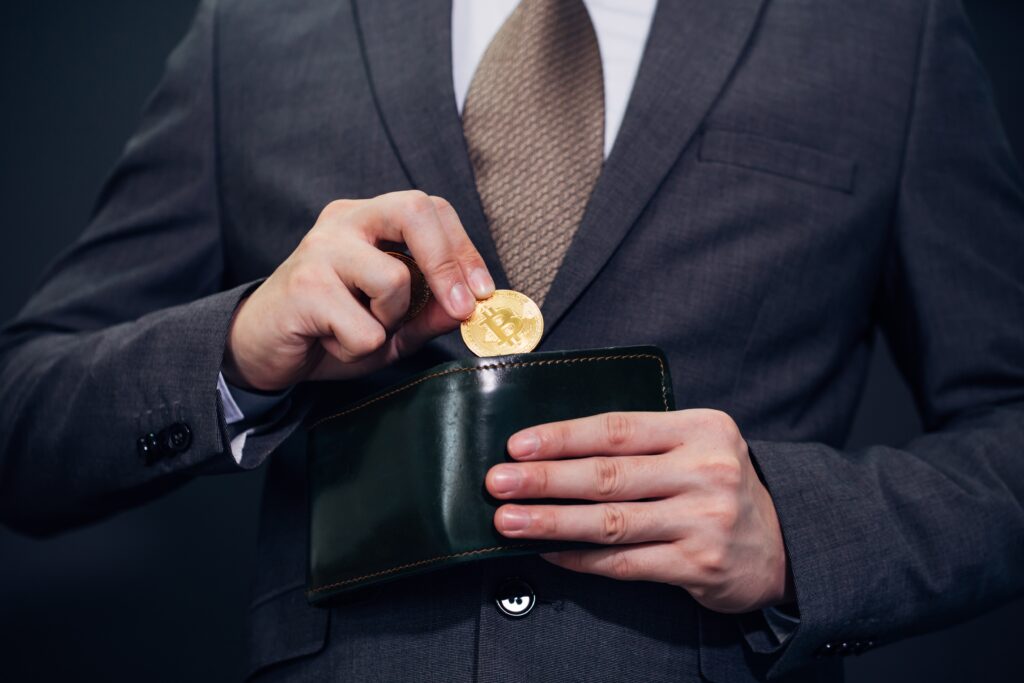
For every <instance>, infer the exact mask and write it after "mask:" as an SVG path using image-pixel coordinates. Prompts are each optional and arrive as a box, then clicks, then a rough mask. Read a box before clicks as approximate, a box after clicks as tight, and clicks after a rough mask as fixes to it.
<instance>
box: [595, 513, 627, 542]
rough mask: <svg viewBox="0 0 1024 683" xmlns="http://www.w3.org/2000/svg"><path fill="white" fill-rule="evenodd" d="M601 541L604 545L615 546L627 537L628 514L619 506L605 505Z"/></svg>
mask: <svg viewBox="0 0 1024 683" xmlns="http://www.w3.org/2000/svg"><path fill="white" fill-rule="evenodd" d="M602 517H603V521H602V530H601V539H602V542H603V543H607V544H610V545H615V544H617V543H622V542H623V541H624V540H625V539H626V537H627V525H628V522H627V521H626V513H625V512H624V511H623V510H622V507H621V506H619V505H605V506H604V510H603V511H602Z"/></svg>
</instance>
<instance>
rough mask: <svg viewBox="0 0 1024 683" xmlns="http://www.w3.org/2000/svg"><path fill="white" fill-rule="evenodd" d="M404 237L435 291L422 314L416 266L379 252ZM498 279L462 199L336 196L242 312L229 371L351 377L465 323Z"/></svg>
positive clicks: (264, 382)
mask: <svg viewBox="0 0 1024 683" xmlns="http://www.w3.org/2000/svg"><path fill="white" fill-rule="evenodd" d="M382 242H392V243H403V244H405V245H407V246H408V248H409V252H410V254H411V255H412V257H413V258H414V259H415V260H416V262H417V265H419V267H420V269H421V270H422V271H423V274H424V276H425V277H426V279H427V284H429V285H430V289H431V291H432V292H433V294H434V296H433V298H432V299H431V300H430V302H429V303H428V304H427V306H426V307H425V308H424V309H423V311H421V312H420V313H419V314H418V315H417V316H416V317H414V318H413V319H412V320H409V321H407V322H405V323H403V322H402V318H403V316H404V315H405V313H406V311H407V310H408V308H409V298H410V280H411V277H410V273H409V270H408V268H407V267H406V265H405V264H404V263H402V262H401V261H399V260H398V259H396V258H394V257H392V256H389V255H387V254H385V253H384V252H383V251H381V250H380V249H379V245H380V244H381V243H382ZM493 292H494V281H493V279H492V278H491V275H490V273H489V272H488V271H487V266H486V265H484V261H483V259H482V258H481V257H480V254H479V253H478V252H477V250H476V248H475V247H474V246H473V243H472V242H471V241H470V239H469V237H468V236H467V235H466V231H465V229H464V228H463V227H462V223H461V222H460V221H459V218H458V216H457V215H456V213H455V210H454V209H453V208H452V206H451V205H450V204H449V203H448V202H446V201H445V200H443V199H441V198H440V197H428V196H427V195H426V194H424V193H422V192H418V191H407V192H394V193H391V194H386V195H381V196H379V197H375V198H374V199H366V200H338V201H335V202H331V203H330V204H328V205H327V208H325V209H324V210H323V212H322V213H321V214H320V217H319V218H318V219H317V222H316V225H314V226H313V228H312V230H310V231H309V233H307V234H306V236H305V237H304V238H303V239H302V242H300V243H299V246H298V247H296V249H295V251H294V252H292V254H291V255H290V256H289V257H288V258H287V259H286V260H285V261H284V263H282V264H281V265H280V266H278V268H277V270H275V271H274V272H273V273H272V274H271V275H270V277H269V278H267V280H266V281H265V282H263V284H261V285H260V286H259V287H258V288H257V289H256V290H255V291H253V293H252V294H251V295H250V296H249V297H247V298H246V299H245V300H244V301H243V302H242V303H241V304H240V305H239V307H238V309H237V310H236V312H235V316H234V319H233V320H232V323H231V330H230V332H229V335H228V343H227V349H226V351H225V356H224V368H223V371H224V376H225V378H226V379H227V380H228V381H229V382H231V383H232V384H234V385H235V386H239V387H242V388H249V389H256V390H260V391H279V390H281V389H284V388H287V387H289V386H291V385H293V384H296V383H298V382H301V381H304V380H319V379H348V378H352V377H358V376H360V375H364V374H366V373H369V372H372V371H374V370H376V369H377V368H380V367H382V366H384V365H387V364H388V363H391V362H393V361H395V360H397V359H398V358H401V357H403V356H406V355H408V354H410V353H412V352H413V351H415V350H416V349H417V348H419V347H420V346H421V345H422V344H423V343H424V342H426V341H427V340H429V339H431V338H432V337H435V336H437V335H439V334H443V333H445V332H449V331H451V330H453V329H455V328H456V327H457V326H458V325H459V323H460V322H461V321H462V320H465V319H466V318H468V317H469V316H470V315H472V313H473V310H474V308H475V305H476V299H484V298H486V297H488V296H490V295H491V294H492V293H493Z"/></svg>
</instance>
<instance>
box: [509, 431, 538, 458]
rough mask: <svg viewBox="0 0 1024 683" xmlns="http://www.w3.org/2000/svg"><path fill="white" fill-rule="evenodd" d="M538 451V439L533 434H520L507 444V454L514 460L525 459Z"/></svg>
mask: <svg viewBox="0 0 1024 683" xmlns="http://www.w3.org/2000/svg"><path fill="white" fill-rule="evenodd" d="M539 450H540V438H539V437H538V436H537V435H536V434H534V433H533V432H520V433H519V434H516V435H515V436H513V437H512V438H511V439H510V440H509V443H508V454H509V455H511V456H512V457H514V458H525V457H526V456H529V455H533V454H534V453H536V452H537V451H539Z"/></svg>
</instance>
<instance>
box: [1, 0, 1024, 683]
mask: <svg viewBox="0 0 1024 683" xmlns="http://www.w3.org/2000/svg"><path fill="white" fill-rule="evenodd" d="M966 5H967V8H968V10H969V12H970V14H971V18H972V19H973V20H974V23H975V28H976V32H977V35H978V41H977V42H978V48H979V52H980V54H981V57H982V59H983V60H984V61H985V63H986V64H987V65H988V68H989V70H990V72H991V74H992V77H993V81H994V84H995V89H996V95H997V97H998V100H999V105H1000V108H1001V111H1002V114H1003V120H1004V123H1005V125H1006V128H1007V132H1008V134H1009V136H1010V139H1011V141H1012V142H1013V143H1014V145H1015V148H1016V150H1017V156H1018V158H1024V45H1022V43H1021V41H1020V36H1022V35H1024V2H1021V1H1020V0H1006V1H1003V2H1000V1H999V0H968V1H967V2H966ZM194 7H195V0H145V1H144V2H139V0H134V1H132V0H92V1H91V2H67V0H62V1H59V2H58V1H57V0H35V1H34V2H31V3H25V2H21V3H18V2H10V1H8V2H3V3H0V93H2V95H0V97H2V99H0V216H2V218H0V220H2V221H3V222H2V230H0V320H6V319H8V318H10V317H11V316H12V315H13V314H14V313H15V312H16V311H17V309H18V308H19V307H20V306H21V304H22V303H23V302H24V300H25V299H26V298H27V297H28V296H29V294H30V292H31V291H32V289H33V286H34V283H35V281H36V279H37V278H38V276H39V273H40V272H41V270H42V268H43V266H44V265H45V264H46V263H47V262H48V261H49V260H50V259H51V258H52V257H53V256H54V255H55V254H56V252H57V251H58V250H59V249H60V248H62V247H63V246H64V245H66V244H67V243H68V242H70V241H71V240H72V239H73V238H74V237H75V235H76V234H77V233H78V232H79V231H80V230H81V229H82V227H83V226H84V224H85V222H86V220H87V218H88V215H89V211H90V209H91V207H92V202H93V199H94V197H95V195H96V193H97V191H98V189H99V186H100V183H101V182H102V180H103V178H104V177H105V175H106V174H107V172H108V171H109V170H110V168H111V166H112V164H113V163H114V161H115V159H116V158H117V156H118V154H119V152H120V149H121V147H122V145H123V144H124V142H125V140H126V139H127V137H128V136H129V135H130V134H131V132H132V131H133V129H134V127H135V124H136V121H137V117H138V113H139V109H140V107H141V105H142V103H143V102H144V100H145V98H146V95H147V94H148V93H149V91H150V90H151V89H152V87H153V86H154V85H155V83H156V82H157V79H158V78H159V76H160V73H161V70H162V66H163V61H164V58H165V57H166V55H167V53H168V52H169V50H170V49H171V48H172V46H173V45H174V44H175V43H176V42H177V40H178V39H179V38H180V37H181V35H182V34H183V33H184V31H185V29H186V28H187V26H188V23H189V19H190V17H191V14H192V11H193V10H194ZM1022 227H1024V226H1022ZM919 428H920V426H919V422H918V419H917V416H916V415H915V413H914V409H913V406H912V404H911V401H910V398H909V394H908V392H907V390H906V387H905V386H904V385H903V383H902V381H901V380H900V378H899V376H898V374H897V372H896V371H895V369H894V368H893V366H892V362H891V360H890V358H889V355H888V353H887V352H886V350H885V348H884V345H881V344H880V345H879V353H877V354H876V358H875V361H874V365H873V368H872V374H871V377H870V380H869V383H868V386H867V390H866V393H865V396H864V399H863V401H862V405H861V408H860V412H859V414H858V417H857V420H856V424H855V428H854V430H853V434H852V437H851V440H850V444H851V445H853V446H856V445H864V444H867V443H890V444H898V443H901V442H902V441H904V440H905V439H906V438H908V437H910V436H912V435H913V434H915V433H916V432H917V431H918V430H919ZM262 477H263V472H262V471H256V472H250V473H244V474H236V475H232V476H220V477H207V478H203V479H199V480H197V481H195V482H193V483H191V484H189V485H187V486H185V487H184V488H183V489H181V490H179V491H177V492H175V493H174V494H172V495H170V496H168V497H166V498H164V499H162V500H159V501H157V502H155V503H153V504H150V505H148V506H146V507H143V508H140V509H137V510H134V511H131V512H128V513H125V514H122V515H119V516H118V517H116V518H114V519H111V520H110V521H107V522H104V523H102V524H99V525H95V526H92V527H89V528H86V529H82V530H79V531H75V532H72V533H68V534H65V535H63V536H60V537H58V538H55V539H51V540H46V541H37V540H31V539H26V538H22V537H19V536H16V535H14V534H12V533H10V532H7V531H6V530H3V529H0V680H7V681H21V680H60V679H65V680H83V679H84V680H93V679H100V680H147V681H164V680H167V681H179V680H217V681H220V680H234V679H237V678H238V677H239V676H240V673H239V671H238V659H239V655H240V651H241V648H242V647H243V639H242V634H243V624H244V618H245V608H246V604H247V601H248V597H249V586H250V574H251V572H250V567H251V566H252V562H253V559H254V555H255V552H254V550H255V549H254V545H255V539H256V510H257V508H258V505H259V497H260V487H261V481H262ZM1022 612H1024V601H1021V600H1018V601H1017V602H1015V603H1012V604H1010V605H1007V606H1005V607H1002V608H1001V609H999V610H997V611H995V612H993V613H990V614H988V615H987V616H984V617H981V618H979V619H976V620H974V621H972V622H969V623H966V624H963V625H961V626H958V627H955V628H951V629H947V630H945V631H942V632H940V633H936V634H934V635H930V636H926V637H921V638H916V639H912V640H909V641H906V642H903V643H897V644H894V645H891V646H889V647H886V648H882V649H881V650H877V651H874V652H871V653H869V654H866V655H864V656H862V657H860V658H857V659H852V660H850V662H849V665H848V667H847V671H848V677H849V678H850V679H851V680H853V681H858V682H866V681H882V682H884V681H906V680H910V681H958V682H959V681H1011V680H1013V681H1017V680H1024V667H1021V666H1019V665H1018V661H1019V659H1020V653H1019V651H1017V650H1016V648H1017V647H1018V646H1019V643H1020V641H1021V636H1024V627H1022V625H1021V616H1022V615H1021V613H1022Z"/></svg>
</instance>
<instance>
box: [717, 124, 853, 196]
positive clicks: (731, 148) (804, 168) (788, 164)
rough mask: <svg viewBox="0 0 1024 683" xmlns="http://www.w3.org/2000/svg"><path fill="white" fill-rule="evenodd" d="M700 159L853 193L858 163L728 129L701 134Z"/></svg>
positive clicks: (788, 143)
mask: <svg viewBox="0 0 1024 683" xmlns="http://www.w3.org/2000/svg"><path fill="white" fill-rule="evenodd" d="M698 159H700V161H702V162H708V163H717V164H729V165H731V166H739V167H741V168H748V169H751V170H754V171H761V172H762V173H771V174H774V175H778V176H783V177H785V178H790V179H792V180H797V181H799V182H802V183H808V184H810V185H817V186H819V187H825V188H829V189H832V190H838V191H839V192H845V193H847V194H852V193H853V186H854V178H855V176H856V172H857V165H856V164H855V163H854V162H853V161H851V160H850V159H846V158H844V157H840V156H835V155H833V154H827V153H825V152H820V151H818V150H816V149H812V148H810V147H806V146H804V145H798V144H795V143H792V142H783V141H781V140H773V139H771V138H765V137H761V136H758V135H750V134H747V133H737V132H733V131H727V130H708V131H706V132H705V133H704V135H703V136H702V137H701V141H700V152H699V154H698Z"/></svg>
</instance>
